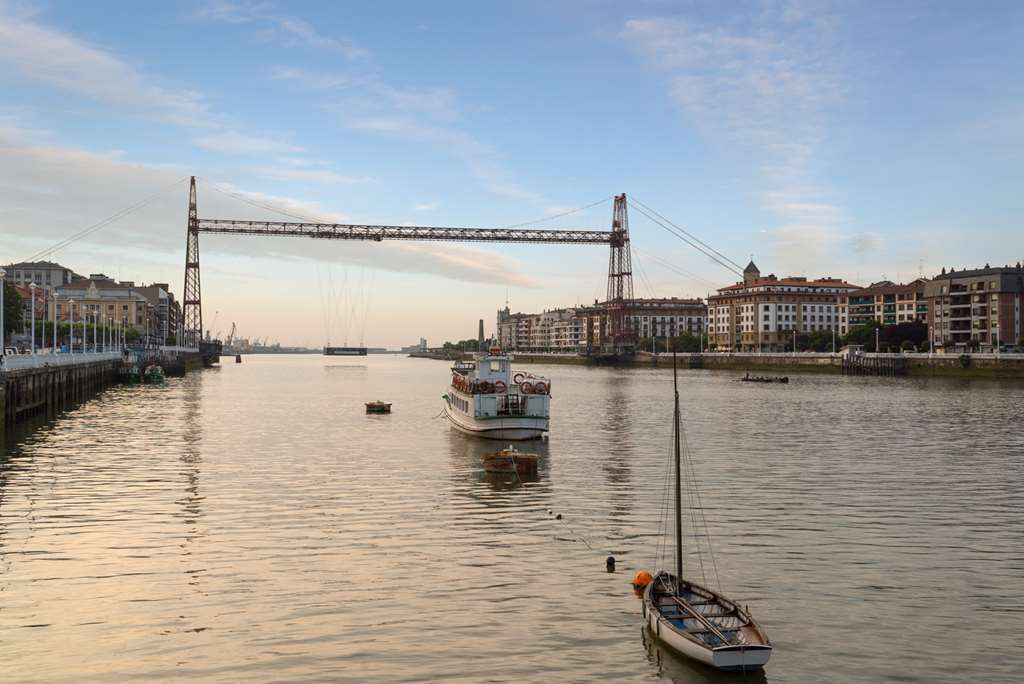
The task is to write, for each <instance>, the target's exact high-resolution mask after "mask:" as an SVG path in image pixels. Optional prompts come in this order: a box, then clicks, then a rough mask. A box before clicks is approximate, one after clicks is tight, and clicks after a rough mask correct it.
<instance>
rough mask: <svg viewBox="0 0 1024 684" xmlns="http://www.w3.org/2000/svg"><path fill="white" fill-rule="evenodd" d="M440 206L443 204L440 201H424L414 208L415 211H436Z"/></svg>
mask: <svg viewBox="0 0 1024 684" xmlns="http://www.w3.org/2000/svg"><path fill="white" fill-rule="evenodd" d="M440 206H441V203H440V202H438V201H434V202H424V203H423V204H417V205H415V206H413V208H412V210H413V211H434V210H435V209H437V208H438V207H440Z"/></svg>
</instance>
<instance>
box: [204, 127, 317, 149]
mask: <svg viewBox="0 0 1024 684" xmlns="http://www.w3.org/2000/svg"><path fill="white" fill-rule="evenodd" d="M194 142H195V144H196V145H197V146H199V147H201V148H203V149H205V150H210V151H213V152H226V153H228V154H291V153H295V152H305V148H303V147H300V146H298V145H292V144H291V143H286V142H283V141H281V140H276V139H274V138H267V137H262V136H249V135H243V134H241V133H238V132H237V131H231V130H227V131H222V132H220V133H217V134H215V135H207V136H203V137H201V138H196V139H195V140H194Z"/></svg>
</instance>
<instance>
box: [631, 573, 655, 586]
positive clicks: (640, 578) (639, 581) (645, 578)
mask: <svg viewBox="0 0 1024 684" xmlns="http://www.w3.org/2000/svg"><path fill="white" fill-rule="evenodd" d="M652 581H654V578H653V577H651V573H649V572H647V571H646V570H641V571H640V572H638V573H636V575H635V576H634V577H633V589H635V590H636V591H643V590H644V589H646V588H647V585H648V584H650V583H651V582H652Z"/></svg>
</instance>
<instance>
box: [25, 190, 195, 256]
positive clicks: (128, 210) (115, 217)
mask: <svg viewBox="0 0 1024 684" xmlns="http://www.w3.org/2000/svg"><path fill="white" fill-rule="evenodd" d="M187 180H188V176H184V177H182V178H179V179H178V180H176V181H174V182H173V183H171V184H170V185H166V186H164V187H163V188H162V189H160V190H158V191H157V192H155V193H153V194H152V195H150V196H149V197H146V198H145V199H142V200H140V201H138V202H136V203H135V204H132V205H131V206H128V207H125V208H124V209H120V210H118V211H115V212H114V213H113V214H111V215H110V216H107V217H106V218H105V219H103V220H102V221H97V222H96V223H94V224H92V225H91V226H88V227H86V228H83V229H82V230H80V231H78V232H77V233H73V234H72V235H69V236H68V237H66V238H64V239H63V240H60V241H59V242H57V243H56V244H54V245H52V246H50V247H47V248H46V249H44V250H41V251H39V252H36V253H35V254H33V255H32V256H30V257H29V258H27V259H25V260H24V261H38V260H40V259H42V258H44V257H48V256H50V255H52V254H55V253H56V252H59V251H60V250H62V249H64V248H65V247H67V246H68V245H70V244H72V243H74V242H77V241H78V240H81V239H82V238H85V237H88V236H90V235H92V234H93V233H96V232H98V231H100V230H103V229H104V228H106V227H107V226H109V225H110V224H112V223H116V222H117V221H120V220H121V219H123V218H124V217H125V216H128V215H130V214H134V213H135V212H136V211H139V210H140V209H143V208H144V207H146V206H148V205H149V204H151V203H152V202H153V201H154V200H156V199H157V198H159V197H160V196H161V195H163V194H164V193H166V192H168V191H169V190H173V189H174V188H176V187H178V186H179V185H181V184H182V183H184V182H186V181H187Z"/></svg>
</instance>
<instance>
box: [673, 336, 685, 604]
mask: <svg viewBox="0 0 1024 684" xmlns="http://www.w3.org/2000/svg"><path fill="white" fill-rule="evenodd" d="M672 390H673V393H674V394H675V413H674V415H673V419H674V421H675V438H676V444H675V447H676V452H675V456H676V594H681V593H682V591H681V589H680V586H681V583H682V581H683V509H682V490H683V487H682V474H681V471H682V468H681V467H680V460H681V459H680V457H679V372H678V370H677V369H676V352H675V350H673V351H672Z"/></svg>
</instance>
